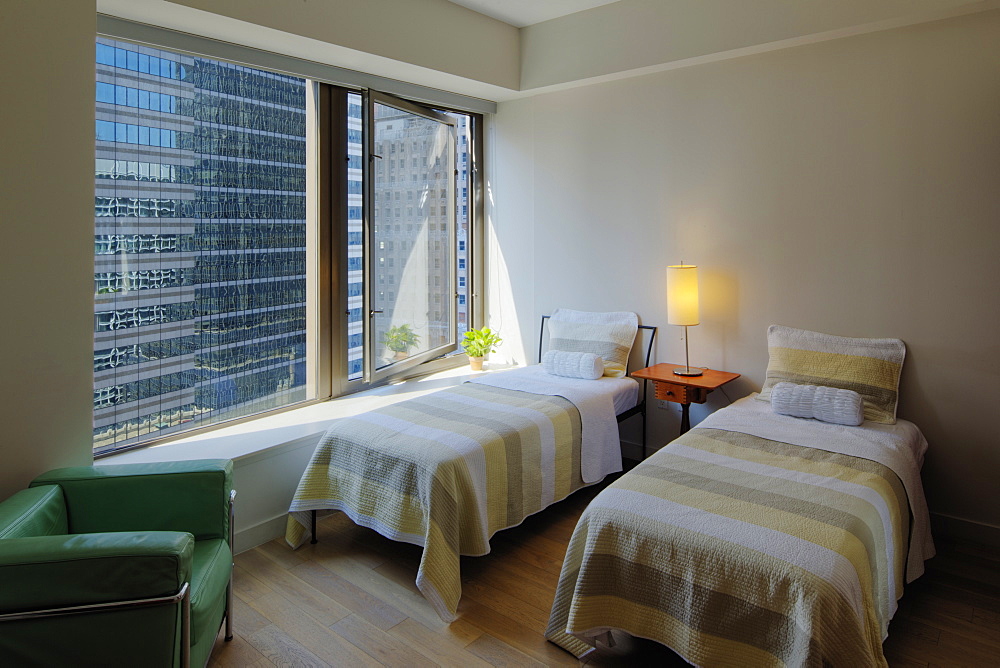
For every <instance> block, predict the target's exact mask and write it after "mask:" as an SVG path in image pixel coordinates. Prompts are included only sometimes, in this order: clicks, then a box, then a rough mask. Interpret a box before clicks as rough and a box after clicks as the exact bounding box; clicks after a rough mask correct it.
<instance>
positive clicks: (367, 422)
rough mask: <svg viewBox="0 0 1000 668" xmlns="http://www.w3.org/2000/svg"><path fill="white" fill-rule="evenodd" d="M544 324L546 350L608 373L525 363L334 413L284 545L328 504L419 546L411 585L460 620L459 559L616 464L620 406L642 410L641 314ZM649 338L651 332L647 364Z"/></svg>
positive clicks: (562, 313) (564, 314)
mask: <svg viewBox="0 0 1000 668" xmlns="http://www.w3.org/2000/svg"><path fill="white" fill-rule="evenodd" d="M543 327H546V320H544V319H543ZM547 329H548V333H549V336H548V339H549V348H550V349H551V350H553V351H564V352H567V353H570V354H572V355H576V357H577V358H580V359H584V360H586V359H589V360H591V361H592V362H593V361H595V360H596V359H597V358H598V357H599V358H600V365H601V368H600V369H598V370H597V371H599V372H600V373H602V374H605V375H601V376H600V377H597V378H588V379H585V378H578V377H571V376H565V375H556V374H552V373H548V372H546V371H545V367H544V366H543V365H533V366H530V367H524V368H520V369H512V370H509V371H504V372H500V373H491V374H484V375H482V376H479V377H477V378H475V379H474V380H473V381H472V382H468V383H463V384H462V385H459V386H457V387H454V388H451V389H447V390H442V391H439V392H434V393H432V394H429V395H425V396H423V397H418V398H414V399H409V400H406V401H402V402H400V403H397V404H393V405H390V406H387V407H385V408H381V409H378V410H375V411H370V412H367V413H363V414H360V415H356V416H353V417H349V418H344V419H340V420H337V421H336V423H335V424H334V425H333V426H332V427H331V428H330V429H329V430H328V431H327V433H326V434H325V435H324V436H323V438H322V439H321V441H320V444H319V446H318V447H317V449H316V452H315V453H314V454H313V457H312V460H311V461H310V463H309V465H308V467H307V468H306V471H305V473H304V474H303V477H302V479H301V481H300V482H299V486H298V489H297V491H296V493H295V496H294V499H293V501H292V504H291V507H290V509H289V512H290V517H289V521H288V525H287V529H286V535H285V538H286V540H287V541H288V543H289V544H290V545H292V546H293V547H297V546H298V545H301V544H302V543H303V542H304V541H305V540H306V539H307V538H308V537H309V536H310V534H312V533H313V532H314V531H315V524H314V522H313V521H312V519H313V517H314V516H313V515H312V513H314V512H315V511H317V510H325V509H334V510H341V511H343V512H344V513H346V514H347V515H348V516H349V517H350V518H351V520H353V521H354V522H355V523H357V524H359V525H362V526H366V527H369V528H371V529H374V530H375V531H377V532H378V533H380V534H382V535H383V536H385V537H387V538H390V539H392V540H398V541H401V542H406V543H411V544H414V545H419V546H421V547H423V553H422V556H421V560H420V566H419V568H418V571H417V579H416V584H417V587H418V589H419V590H420V591H421V593H422V594H423V595H424V596H425V598H427V600H428V601H429V602H430V603H431V604H432V605H433V606H434V608H435V610H436V611H437V612H438V614H439V615H440V616H441V617H442V618H443V619H445V620H448V621H451V620H454V619H455V617H456V611H457V608H458V601H459V598H460V597H461V574H460V571H459V557H460V556H461V555H467V556H479V555H484V554H487V553H488V552H489V551H490V546H489V539H490V537H491V536H492V535H493V534H494V533H496V532H497V531H499V530H501V529H505V528H508V527H512V526H516V525H518V524H520V523H521V522H522V521H523V520H524V518H526V517H527V516H529V515H532V514H534V513H536V512H538V511H540V510H542V509H544V508H546V507H547V506H549V505H550V504H552V503H554V502H556V501H559V500H561V499H563V498H565V497H566V496H568V495H569V494H571V493H572V492H574V491H576V490H578V489H580V488H581V487H584V486H586V485H590V484H594V483H597V482H600V481H601V480H603V479H604V478H605V476H607V475H608V474H610V473H615V472H617V471H620V470H621V466H622V463H621V449H620V443H619V440H618V423H617V420H616V416H620V417H621V418H622V419H624V418H625V417H628V416H631V415H634V414H638V413H641V412H642V410H644V403H643V402H641V401H640V400H639V384H638V383H637V382H636V381H635V380H633V379H631V378H628V377H627V376H626V374H625V372H626V367H627V364H628V359H629V355H630V351H631V348H632V344H633V341H634V340H635V338H636V334H637V331H638V330H639V325H638V320H637V318H636V316H635V314H633V313H607V314H593V313H586V312H581V311H567V310H565V309H561V310H557V311H556V312H555V313H553V315H552V317H551V318H549V319H548V324H547ZM645 329H649V330H652V328H645ZM651 348H652V335H650V336H649V342H648V347H647V348H646V362H647V363H648V359H649V354H650V350H651ZM598 353H599V354H598ZM555 370H557V371H558V370H559V369H555ZM564 371H565V370H564Z"/></svg>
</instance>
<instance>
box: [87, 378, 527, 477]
mask: <svg viewBox="0 0 1000 668" xmlns="http://www.w3.org/2000/svg"><path fill="white" fill-rule="evenodd" d="M507 368H510V366H509V365H506V364H500V363H497V364H490V363H487V364H486V365H485V367H484V370H483V371H482V372H479V371H476V372H473V371H471V370H470V369H469V367H468V366H461V367H455V368H451V369H446V370H443V371H439V372H436V373H432V374H429V375H425V376H421V377H418V378H410V379H408V380H404V381H402V382H398V383H394V384H390V385H384V386H381V387H377V388H374V389H371V390H366V391H364V392H358V393H356V394H351V395H347V396H343V397H338V398H336V399H331V400H330V401H324V402H321V403H317V404H312V405H309V406H304V407H302V408H298V409H294V410H289V411H284V412H282V413H278V414H275V415H270V416H267V417H262V418H260V419H257V420H247V421H245V422H240V423H239V424H235V425H233V426H231V427H224V428H221V429H216V430H213V431H210V432H207V433H203V434H197V435H194V436H190V437H187V438H181V439H177V440H175V441H170V442H169V443H163V444H161V445H152V446H149V447H147V448H139V449H136V450H130V451H128V452H123V453H120V454H116V455H108V456H107V457H103V458H101V459H100V460H99V461H98V462H97V464H98V465H106V464H136V463H145V462H162V461H183V460H190V459H233V460H240V461H242V462H249V461H252V460H253V459H255V458H257V457H267V456H272V455H274V454H277V451H279V450H281V449H283V448H295V447H303V446H305V445H308V444H313V445H314V444H315V443H317V442H318V440H319V437H320V435H322V434H323V432H325V431H326V429H327V428H328V427H329V426H330V423H331V422H332V421H334V420H336V419H337V418H342V417H347V416H350V415H357V414H358V413H364V412H365V411H370V410H374V409H376V408H381V407H382V406H388V405H390V404H394V403H397V402H399V401H403V400H405V399H412V398H414V397H418V396H421V395H424V394H429V393H430V392H434V391H436V390H441V389H445V388H448V387H454V386H455V385H459V384H461V383H463V382H465V381H466V380H469V379H471V378H473V377H475V376H478V375H481V374H482V373H490V372H492V371H500V370H503V369H507Z"/></svg>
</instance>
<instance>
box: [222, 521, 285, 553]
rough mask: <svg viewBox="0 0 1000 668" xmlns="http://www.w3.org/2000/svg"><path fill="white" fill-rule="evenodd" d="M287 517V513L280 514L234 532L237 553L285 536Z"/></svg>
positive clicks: (234, 544)
mask: <svg viewBox="0 0 1000 668" xmlns="http://www.w3.org/2000/svg"><path fill="white" fill-rule="evenodd" d="M287 518H288V515H287V514H285V515H279V516H278V517H273V518H271V519H269V520H267V521H264V522H261V523H259V524H255V525H254V526H252V527H247V528H246V529H242V530H240V531H236V532H234V533H233V547H234V548H235V549H234V552H235V553H236V554H239V553H240V552H246V551H247V550H252V549H253V548H255V547H257V546H258V545H263V544H264V543H269V542H271V541H272V540H274V539H275V538H280V537H281V536H284V535H285V523H286V522H287Z"/></svg>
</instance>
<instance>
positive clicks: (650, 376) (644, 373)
mask: <svg viewBox="0 0 1000 668" xmlns="http://www.w3.org/2000/svg"><path fill="white" fill-rule="evenodd" d="M677 368H684V365H683V364H667V363H661V364H654V365H653V366H650V367H646V368H645V369H639V370H637V371H633V372H632V373H631V374H630V375H631V376H632V377H633V378H642V379H645V380H652V381H654V382H660V383H673V384H674V385H686V386H687V387H700V388H703V389H706V390H715V389H718V388H720V387H722V386H723V385H725V384H726V383H728V382H729V381H732V380H736V379H737V378H739V377H740V374H738V373H729V372H728V371H716V370H714V369H702V367H692V368H699V369H702V370H703V371H704V373H703V374H702V375H700V376H678V375H676V374H674V369H677Z"/></svg>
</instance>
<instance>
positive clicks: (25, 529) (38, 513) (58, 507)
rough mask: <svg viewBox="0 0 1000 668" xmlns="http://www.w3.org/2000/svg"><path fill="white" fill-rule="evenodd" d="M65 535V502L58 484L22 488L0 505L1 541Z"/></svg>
mask: <svg viewBox="0 0 1000 668" xmlns="http://www.w3.org/2000/svg"><path fill="white" fill-rule="evenodd" d="M68 532H69V529H68V524H67V520H66V501H65V500H64V499H63V493H62V488H60V487H59V486H58V485H44V486H42V487H33V488H31V489H22V490H21V491H20V492H18V493H16V494H15V495H14V496H12V497H10V498H9V499H7V500H6V501H4V502H2V503H0V539H4V538H25V537H28V536H51V535H53V534H64V533H68Z"/></svg>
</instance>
